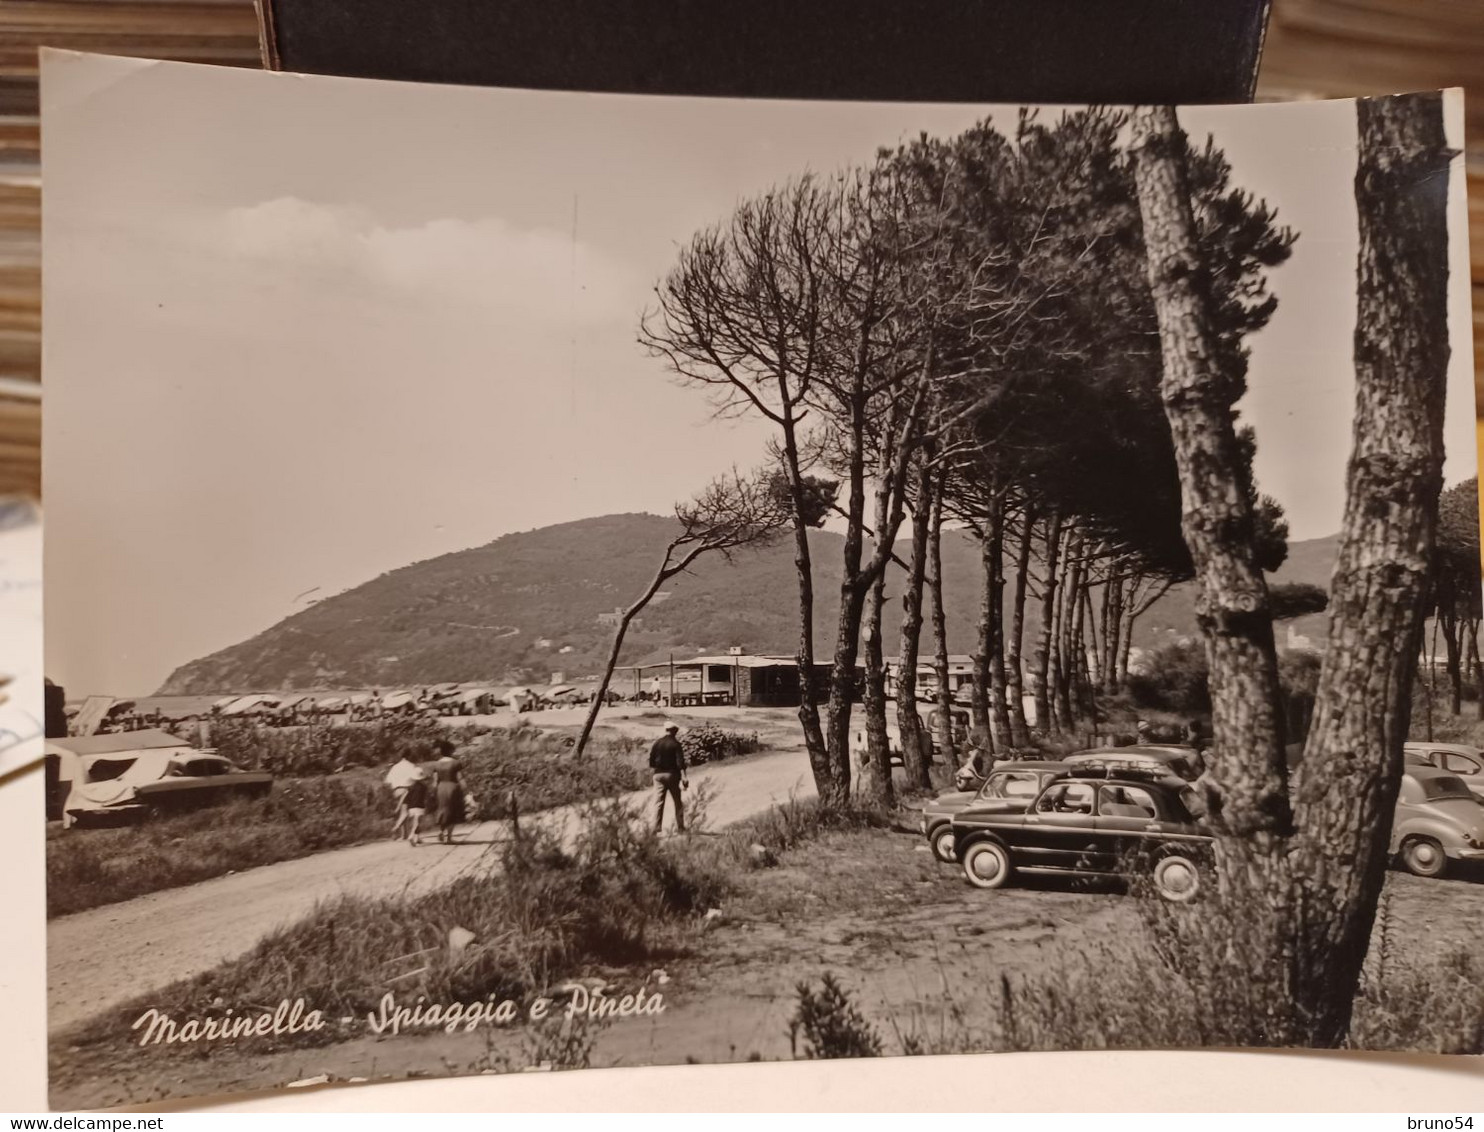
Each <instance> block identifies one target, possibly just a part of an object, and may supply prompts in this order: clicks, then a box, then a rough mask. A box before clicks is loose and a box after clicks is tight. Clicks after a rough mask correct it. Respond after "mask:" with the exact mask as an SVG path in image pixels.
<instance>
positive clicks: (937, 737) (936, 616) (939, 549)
mask: <svg viewBox="0 0 1484 1132" xmlns="http://www.w3.org/2000/svg"><path fill="white" fill-rule="evenodd" d="M946 491H947V483H946V480H945V474H944V473H940V474H939V475H938V476H935V477H934V479H933V513H932V518H931V520H930V522H929V527H928V586H929V588H930V592H931V596H932V599H933V677H934V682H935V683H936V684H937V689H936V692H937V697H938V720H939V724H938V727H937V728H936V729H935V730H934V733H933V741H934V742H935V743H936V744H937V747H938V750H939V751H941V752H942V753H943V756H944V758H945V759H947V760H948V761H949V762H950V764H951V763H952V761H953V758H954V755H955V753H956V752H957V750H958V741H959V739H960V738H962V736H960V735H958V734H956V733H955V729H954V726H953V689H952V687H950V686H949V681H948V611H947V610H946V609H944V608H943V496H944V494H945V492H946ZM926 774H927V771H926V770H924V775H926ZM930 783H931V779H928V780H927V781H925V782H924V783H923V785H925V786H926V785H930Z"/></svg>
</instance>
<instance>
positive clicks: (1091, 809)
mask: <svg viewBox="0 0 1484 1132" xmlns="http://www.w3.org/2000/svg"><path fill="white" fill-rule="evenodd" d="M1069 761H1070V760H1069ZM1073 773H1075V771H1074V772H1073ZM1189 794H1190V787H1189V785H1188V784H1187V783H1186V782H1184V781H1183V780H1181V779H1178V778H1171V777H1168V776H1165V777H1159V776H1155V775H1139V774H1128V775H1124V776H1118V777H1115V776H1112V775H1110V776H1108V777H1106V778H1104V777H1086V778H1084V777H1075V778H1057V779H1054V780H1052V782H1051V783H1050V784H1048V785H1047V786H1046V788H1045V789H1044V790H1042V791H1041V793H1040V794H1039V795H1038V796H1037V797H1036V799H1035V801H1034V802H1032V803H1031V805H1030V807H1029V808H1028V809H1025V810H1022V811H1006V810H1004V809H1002V808H999V807H997V806H984V807H980V806H979V805H972V806H969V807H966V808H965V809H963V810H961V811H959V812H958V813H957V814H955V815H954V817H953V832H954V853H955V854H956V855H957V857H958V859H959V860H960V861H962V862H963V868H964V875H965V876H966V877H968V879H969V882H970V883H971V884H973V885H975V886H976V887H978V888H1002V887H1003V886H1004V885H1006V884H1008V883H1009V882H1010V880H1011V879H1012V878H1013V877H1014V876H1015V874H1016V873H1018V872H1023V873H1027V874H1035V873H1063V874H1065V873H1073V874H1076V873H1084V874H1085V873H1094V874H1103V875H1112V876H1128V875H1137V874H1146V875H1149V876H1150V877H1152V879H1153V883H1154V888H1155V891H1156V892H1158V893H1159V895H1160V896H1162V897H1164V898H1165V899H1166V900H1171V901H1175V902H1178V903H1186V902H1189V901H1191V900H1194V899H1196V897H1197V896H1199V895H1200V892H1201V889H1202V888H1203V887H1204V886H1205V874H1206V872H1207V870H1208V869H1209V867H1210V865H1211V863H1212V860H1213V845H1214V841H1215V838H1214V837H1213V836H1212V834H1211V833H1210V831H1209V830H1207V829H1206V828H1205V827H1204V826H1203V825H1202V824H1201V823H1200V822H1199V820H1198V819H1197V818H1196V817H1195V816H1194V815H1193V813H1192V812H1191V808H1190V806H1189V805H1188V804H1187V802H1186V800H1185V799H1186V797H1187V796H1188V795H1189Z"/></svg>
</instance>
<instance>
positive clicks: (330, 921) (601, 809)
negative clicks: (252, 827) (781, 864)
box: [69, 801, 724, 1046]
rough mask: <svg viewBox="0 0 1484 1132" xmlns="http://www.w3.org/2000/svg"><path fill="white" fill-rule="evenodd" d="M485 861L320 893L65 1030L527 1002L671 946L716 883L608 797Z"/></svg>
mask: <svg viewBox="0 0 1484 1132" xmlns="http://www.w3.org/2000/svg"><path fill="white" fill-rule="evenodd" d="M489 863H490V864H496V863H497V864H498V865H499V868H498V869H494V868H486V869H484V870H483V871H481V872H475V873H471V874H466V875H464V876H462V877H460V879H458V880H457V881H455V882H454V883H453V884H451V885H448V886H447V887H444V888H441V889H438V890H437V891H435V892H431V893H428V894H426V895H423V896H417V897H412V898H405V897H404V898H394V899H367V898H364V897H341V898H339V899H336V900H333V901H329V902H326V903H324V904H321V905H320V906H319V907H318V908H316V909H315V911H314V912H313V913H312V914H311V915H310V916H309V917H307V918H306V919H305V920H303V921H301V922H299V923H297V924H294V925H292V926H290V927H288V928H285V929H283V930H281V931H279V932H276V933H274V934H273V935H270V936H268V937H266V938H264V939H263V940H262V941H261V942H260V943H258V945H257V946H256V947H254V948H253V949H252V950H251V951H249V952H248V953H247V954H246V955H244V956H241V957H240V958H237V959H234V960H232V961H231V962H229V963H224V964H222V965H221V966H219V967H217V968H215V969H214V970H212V971H209V972H207V973H205V974H202V975H200V976H197V977H195V978H193V979H189V980H183V981H181V982H178V983H175V984H173V985H172V986H170V987H167V988H165V989H163V990H160V991H155V992H152V993H151V994H150V995H149V997H148V999H147V1001H146V1000H140V1001H137V1002H133V1003H129V1004H127V1005H124V1006H120V1007H118V1008H116V1009H113V1010H110V1011H109V1012H108V1013H107V1014H105V1015H104V1016H102V1017H101V1018H99V1019H97V1020H95V1021H93V1022H91V1023H88V1024H87V1025H86V1026H84V1027H83V1028H81V1029H80V1030H79V1031H77V1032H76V1034H74V1035H73V1036H71V1037H70V1038H69V1041H73V1042H75V1043H77V1044H83V1045H86V1044H90V1043H104V1042H129V1041H132V1040H135V1039H136V1036H135V1035H132V1034H131V1032H130V1029H129V1026H130V1024H131V1023H132V1022H133V1020H134V1019H135V1018H137V1017H138V1015H139V1013H140V1011H141V1010H143V1009H144V1008H145V1007H146V1006H153V1007H156V1008H157V1009H159V1010H160V1011H161V1012H163V1013H167V1014H171V1015H174V1016H177V1017H181V1016H190V1017H211V1016H216V1015H219V1014H220V1013H221V1012H222V1011H223V1010H224V1009H226V1007H227V1006H228V1005H237V1006H240V1005H241V1004H243V1003H258V1002H268V1003H271V1002H277V1001H279V1000H280V999H283V998H288V999H294V998H301V997H302V998H304V999H305V1000H306V1001H309V1002H312V1003H314V1004H315V1007H316V1009H320V1010H323V1011H324V1012H325V1014H326V1015H327V1016H329V1017H336V1016H339V1015H364V1014H366V1013H369V1012H372V1011H374V1010H375V1009H376V1008H377V1005H378V1004H379V1003H380V1001H381V998H382V996H383V995H384V994H386V993H387V991H388V989H393V990H395V992H396V995H397V997H398V998H399V999H401V1000H403V1001H408V1002H410V1001H414V1000H416V999H418V998H419V997H420V996H421V997H424V998H425V999H426V1000H427V1001H430V1002H440V1003H452V1002H478V1001H481V1000H486V999H489V998H495V999H507V998H508V999H515V1000H518V1001H519V1000H523V999H528V998H529V997H531V996H532V995H534V994H537V993H546V992H548V991H550V990H551V988H552V987H553V986H554V985H555V984H557V983H559V982H561V981H563V980H565V979H568V978H570V977H572V976H575V975H577V974H578V973H579V972H580V970H581V969H582V968H583V967H586V966H590V965H593V966H615V965H621V964H632V963H636V962H639V961H643V960H648V959H651V958H656V957H662V956H669V955H671V954H673V953H674V950H675V948H676V946H677V945H678V944H679V943H680V942H681V941H682V938H683V936H682V933H683V932H684V931H685V930H687V929H689V928H692V927H698V925H699V924H700V922H701V913H702V912H704V911H705V910H706V909H707V908H708V907H711V906H712V905H714V904H715V903H716V902H717V900H718V899H719V897H720V894H721V892H722V891H723V890H722V885H723V884H724V878H723V874H722V873H721V872H719V871H718V870H716V869H715V868H714V867H713V865H712V862H711V859H710V857H709V856H708V855H706V854H704V853H699V854H698V853H690V852H687V847H686V846H685V845H683V844H678V843H673V842H662V841H661V840H660V838H659V837H658V836H657V835H656V834H655V833H654V832H653V830H652V829H650V828H649V827H648V825H647V823H645V822H643V821H642V820H641V819H640V818H639V817H638V815H636V814H635V813H634V812H633V811H632V810H631V809H630V808H629V807H626V806H624V805H623V804H621V803H618V802H611V801H610V802H602V803H596V804H594V805H592V806H591V807H589V808H588V809H587V810H586V812H585V814H584V820H583V823H582V827H581V830H580V832H579V833H578V834H577V836H576V837H575V838H574V839H572V840H571V841H570V842H569V843H564V842H563V841H562V840H561V839H559V838H558V837H557V836H556V835H555V834H553V833H551V832H549V831H547V830H544V829H540V828H533V829H532V830H531V831H530V832H529V833H527V834H526V835H524V836H522V837H521V838H520V839H518V840H515V841H511V842H507V843H506V844H505V845H504V846H503V847H502V848H501V850H500V852H499V855H498V858H496V859H493V860H490V862H489ZM458 928H461V929H463V930H464V932H467V933H471V934H472V940H469V939H467V937H466V941H465V942H463V943H461V944H459V945H455V944H454V942H453V939H454V937H453V936H451V934H450V933H452V932H453V931H454V929H458ZM288 1040H290V1041H299V1042H304V1043H320V1042H328V1041H334V1040H335V1035H334V1033H333V1030H330V1031H326V1032H325V1033H323V1034H314V1033H310V1034H304V1035H300V1036H298V1037H296V1038H293V1039H288ZM239 1041H240V1042H242V1043H243V1044H251V1045H258V1046H261V1045H262V1044H263V1043H264V1042H278V1043H282V1042H283V1041H284V1039H281V1038H280V1039H273V1038H264V1039H257V1038H245V1039H239Z"/></svg>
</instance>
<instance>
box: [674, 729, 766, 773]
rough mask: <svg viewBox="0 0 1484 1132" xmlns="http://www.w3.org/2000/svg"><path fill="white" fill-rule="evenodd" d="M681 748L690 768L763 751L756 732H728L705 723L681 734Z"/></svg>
mask: <svg viewBox="0 0 1484 1132" xmlns="http://www.w3.org/2000/svg"><path fill="white" fill-rule="evenodd" d="M680 746H681V748H682V749H683V750H684V751H685V761H686V763H687V765H689V766H699V765H700V764H701V763H709V762H719V761H720V760H722V759H730V758H735V757H736V756H738V755H750V754H752V753H753V752H754V751H760V750H762V749H763V744H762V741H761V740H760V739H759V738H758V736H757V732H756V731H753V732H750V733H744V732H741V731H728V730H726V729H725V728H722V727H718V726H716V724H714V723H703V724H702V725H701V726H700V727H689V728H687V729H686V730H685V731H683V732H681V734H680Z"/></svg>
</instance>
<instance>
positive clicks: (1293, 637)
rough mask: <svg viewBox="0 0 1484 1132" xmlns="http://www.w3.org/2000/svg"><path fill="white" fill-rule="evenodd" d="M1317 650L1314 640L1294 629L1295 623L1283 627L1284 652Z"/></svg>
mask: <svg viewBox="0 0 1484 1132" xmlns="http://www.w3.org/2000/svg"><path fill="white" fill-rule="evenodd" d="M1315 648H1316V646H1315V644H1314V638H1313V637H1310V636H1308V635H1306V634H1304V633H1300V632H1299V631H1298V629H1297V628H1295V627H1294V624H1293V622H1291V621H1290V622H1289V623H1288V624H1287V625H1285V626H1283V651H1285V652H1289V651H1294V650H1304V651H1307V652H1313V651H1315Z"/></svg>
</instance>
